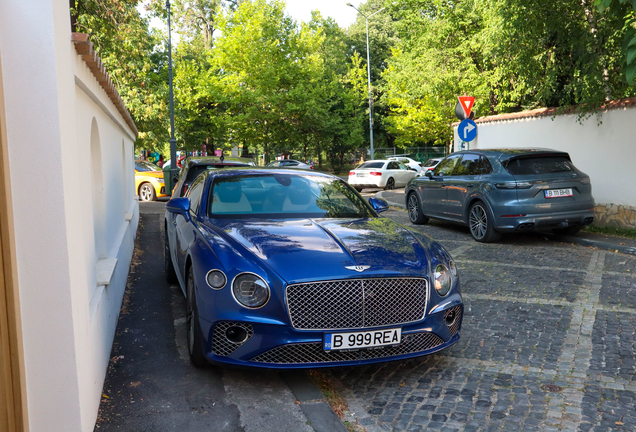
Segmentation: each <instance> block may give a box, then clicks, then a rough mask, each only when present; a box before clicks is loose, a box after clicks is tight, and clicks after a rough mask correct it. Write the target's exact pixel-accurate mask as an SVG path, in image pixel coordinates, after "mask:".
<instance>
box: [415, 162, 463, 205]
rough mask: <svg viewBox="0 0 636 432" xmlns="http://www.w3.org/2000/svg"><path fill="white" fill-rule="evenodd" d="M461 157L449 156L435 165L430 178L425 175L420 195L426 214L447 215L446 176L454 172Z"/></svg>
mask: <svg viewBox="0 0 636 432" xmlns="http://www.w3.org/2000/svg"><path fill="white" fill-rule="evenodd" d="M460 159H461V154H457V155H451V156H449V157H447V158H446V159H444V160H442V161H441V162H440V163H439V165H437V166H436V167H435V170H434V171H433V175H432V176H431V178H430V179H428V177H424V178H425V179H427V181H425V182H422V183H420V184H421V185H422V186H423V187H422V192H421V193H420V196H421V197H422V206H423V211H424V214H426V215H430V216H442V217H447V215H446V195H447V191H446V178H447V177H449V176H450V175H451V174H452V173H453V171H454V170H455V166H456V165H457V163H458V162H459V160H460ZM420 178H421V177H420Z"/></svg>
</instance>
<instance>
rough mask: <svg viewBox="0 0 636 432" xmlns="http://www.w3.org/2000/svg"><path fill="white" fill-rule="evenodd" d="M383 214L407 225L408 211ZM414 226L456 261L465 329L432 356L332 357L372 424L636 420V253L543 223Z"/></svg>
mask: <svg viewBox="0 0 636 432" xmlns="http://www.w3.org/2000/svg"><path fill="white" fill-rule="evenodd" d="M384 215H386V216H387V217H389V218H391V219H394V220H396V221H398V222H400V223H403V224H405V225H407V226H409V225H410V224H409V221H408V217H407V214H406V212H405V211H397V210H396V211H389V212H387V213H384ZM411 226H412V225H411ZM416 229H418V230H420V231H422V232H424V233H426V234H429V235H430V236H432V237H433V238H435V239H437V240H438V241H440V243H441V244H442V245H444V246H445V247H446V248H447V249H448V250H449V251H450V252H451V255H452V256H453V257H454V258H455V259H456V261H457V263H458V267H459V270H460V277H461V283H462V290H463V293H464V300H465V303H466V315H465V319H464V324H463V327H462V332H461V334H462V339H461V340H460V342H459V343H458V344H456V345H455V346H454V347H452V348H451V349H449V350H446V351H445V352H443V353H440V354H438V355H434V356H429V357H424V358H420V359H416V360H410V361H405V362H392V363H385V364H381V365H375V366H366V367H358V368H338V369H330V370H329V371H328V372H327V373H328V374H329V375H330V376H331V377H333V378H334V379H335V380H336V381H337V382H338V383H339V388H340V389H341V391H342V392H343V394H344V395H345V396H346V398H347V400H348V403H349V407H350V411H352V412H353V413H355V414H354V417H356V418H357V419H358V421H359V423H360V424H361V425H363V426H364V427H366V429H367V431H368V432H375V431H425V430H447V431H476V430H488V431H490V430H501V431H511V430H524V431H525V430H527V431H536V430H546V431H550V430H554V431H556V430H567V431H570V430H571V431H577V430H578V431H588V430H594V431H606V430H629V431H634V430H636V406H635V401H636V358H635V348H636V347H635V344H636V257H633V256H629V255H622V254H619V253H612V252H606V251H600V250H597V249H592V248H585V247H581V246H575V245H570V244H565V243H558V242H554V241H550V240H548V239H547V238H545V237H543V236H541V235H536V234H535V235H531V234H528V235H521V236H507V237H504V238H503V240H502V242H501V243H499V244H494V245H485V244H480V243H476V242H474V241H473V240H472V238H471V237H470V234H469V232H468V229H467V228H464V227H458V226H455V225H451V224H446V223H443V222H432V223H431V224H429V225H424V226H418V227H416ZM546 385H548V387H545V386H546ZM550 385H554V386H558V387H550ZM551 390H552V391H551ZM553 390H557V391H556V392H553Z"/></svg>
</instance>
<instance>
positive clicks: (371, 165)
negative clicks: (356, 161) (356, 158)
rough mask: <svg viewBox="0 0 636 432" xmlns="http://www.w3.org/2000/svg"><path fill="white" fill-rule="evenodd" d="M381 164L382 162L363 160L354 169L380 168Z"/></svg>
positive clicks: (382, 164)
mask: <svg viewBox="0 0 636 432" xmlns="http://www.w3.org/2000/svg"><path fill="white" fill-rule="evenodd" d="M383 166H384V162H365V163H363V164H362V165H360V166H359V167H358V168H356V169H365V168H367V169H368V168H382V167H383Z"/></svg>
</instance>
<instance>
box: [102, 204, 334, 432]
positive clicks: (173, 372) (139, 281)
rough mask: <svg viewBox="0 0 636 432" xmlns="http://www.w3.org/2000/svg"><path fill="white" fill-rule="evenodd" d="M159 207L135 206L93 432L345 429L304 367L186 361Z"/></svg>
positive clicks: (180, 308)
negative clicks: (288, 369) (129, 264)
mask: <svg viewBox="0 0 636 432" xmlns="http://www.w3.org/2000/svg"><path fill="white" fill-rule="evenodd" d="M164 205H165V203H156V202H155V203H141V205H140V211H141V213H142V214H141V220H140V224H139V236H138V238H137V245H136V246H137V248H136V254H135V256H136V260H137V261H138V265H137V266H136V267H135V268H134V270H133V271H132V272H131V274H130V276H129V278H128V288H127V290H126V294H125V297H124V303H123V306H122V312H121V315H120V317H119V322H118V325H117V331H116V335H115V342H114V345H113V349H112V352H111V355H110V357H111V361H110V365H109V368H108V374H107V377H106V380H105V383H104V388H103V397H102V403H101V405H100V411H99V418H98V421H97V424H96V426H95V431H99V432H102V431H131V432H132V431H134V432H140V431H162V432H164V431H177V432H190V431H196V432H346V428H345V427H344V425H343V424H342V422H341V421H340V419H339V418H338V416H337V415H336V414H335V413H334V412H333V410H332V409H331V407H330V406H329V405H328V404H327V402H326V401H325V398H324V396H323V395H322V393H321V392H320V391H319V390H318V389H317V388H316V387H315V385H314V384H313V383H312V382H311V381H310V379H309V378H308V376H307V374H306V373H305V372H304V371H299V372H294V373H283V372H278V371H275V370H266V369H256V368H225V367H219V366H209V367H206V368H196V367H194V366H192V365H191V364H190V361H189V359H188V353H187V342H186V331H185V299H184V296H183V294H182V292H181V290H180V288H179V287H177V286H176V285H172V286H170V285H168V284H167V283H166V281H165V277H164V269H163V224H162V222H163V211H164Z"/></svg>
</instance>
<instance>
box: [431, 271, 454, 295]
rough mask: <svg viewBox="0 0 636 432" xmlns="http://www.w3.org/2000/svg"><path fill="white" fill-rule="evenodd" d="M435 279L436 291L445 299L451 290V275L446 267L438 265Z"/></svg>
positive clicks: (434, 275)
mask: <svg viewBox="0 0 636 432" xmlns="http://www.w3.org/2000/svg"><path fill="white" fill-rule="evenodd" d="M433 277H434V278H435V290H436V291H437V293H438V294H439V295H441V296H442V297H444V296H445V295H446V294H448V292H449V291H450V289H451V275H450V272H449V271H448V269H447V268H446V266H444V265H443V264H438V265H437V267H435V273H434V274H433Z"/></svg>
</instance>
